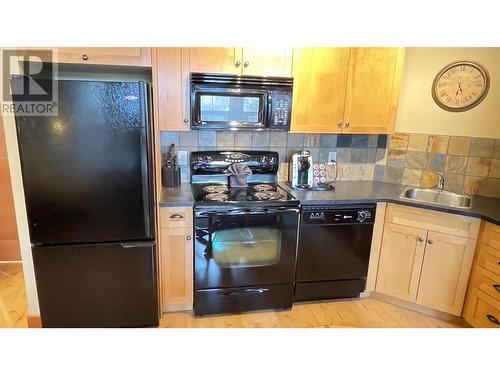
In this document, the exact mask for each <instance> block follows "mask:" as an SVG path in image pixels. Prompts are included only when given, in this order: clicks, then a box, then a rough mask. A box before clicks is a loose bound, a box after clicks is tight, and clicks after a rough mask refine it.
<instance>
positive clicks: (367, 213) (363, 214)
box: [357, 211, 371, 223]
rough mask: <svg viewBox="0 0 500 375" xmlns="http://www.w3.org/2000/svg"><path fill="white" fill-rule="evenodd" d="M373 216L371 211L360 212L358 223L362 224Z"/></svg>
mask: <svg viewBox="0 0 500 375" xmlns="http://www.w3.org/2000/svg"><path fill="white" fill-rule="evenodd" d="M370 216H371V214H370V211H358V219H357V220H358V221H359V222H360V223H362V222H363V221H365V220H366V219H368V218H370Z"/></svg>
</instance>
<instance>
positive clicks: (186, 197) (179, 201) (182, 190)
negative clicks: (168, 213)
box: [160, 182, 194, 207]
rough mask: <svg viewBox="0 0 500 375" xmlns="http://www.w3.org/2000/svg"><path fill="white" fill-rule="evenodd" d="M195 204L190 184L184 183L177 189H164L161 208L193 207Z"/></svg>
mask: <svg viewBox="0 0 500 375" xmlns="http://www.w3.org/2000/svg"><path fill="white" fill-rule="evenodd" d="M193 204H194V198H193V192H192V190H191V184H190V183H189V182H182V183H181V186H179V187H176V188H165V187H164V188H162V190H161V197H160V207H179V206H192V205H193Z"/></svg>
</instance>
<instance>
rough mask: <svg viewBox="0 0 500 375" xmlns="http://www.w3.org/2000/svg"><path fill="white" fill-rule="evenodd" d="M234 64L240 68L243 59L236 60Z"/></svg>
mask: <svg viewBox="0 0 500 375" xmlns="http://www.w3.org/2000/svg"><path fill="white" fill-rule="evenodd" d="M234 65H235V66H236V67H237V68H239V67H240V66H241V61H240V60H238V61H236V62H235V63H234Z"/></svg>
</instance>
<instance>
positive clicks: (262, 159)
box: [260, 155, 269, 164]
mask: <svg viewBox="0 0 500 375" xmlns="http://www.w3.org/2000/svg"><path fill="white" fill-rule="evenodd" d="M268 161H269V158H268V157H267V156H265V155H264V156H263V157H261V158H260V162H261V163H262V164H267V163H268Z"/></svg>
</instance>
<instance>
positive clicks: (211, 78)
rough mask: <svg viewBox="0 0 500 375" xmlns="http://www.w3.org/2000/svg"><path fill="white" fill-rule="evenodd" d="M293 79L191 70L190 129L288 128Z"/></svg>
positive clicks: (285, 129) (284, 129) (286, 129)
mask: <svg viewBox="0 0 500 375" xmlns="http://www.w3.org/2000/svg"><path fill="white" fill-rule="evenodd" d="M292 92H293V78H285V77H260V76H237V75H229V74H216V73H191V129H196V130H203V129H206V130H209V129H210V130H214V129H224V130H283V131H288V130H290V118H291V114H292Z"/></svg>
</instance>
